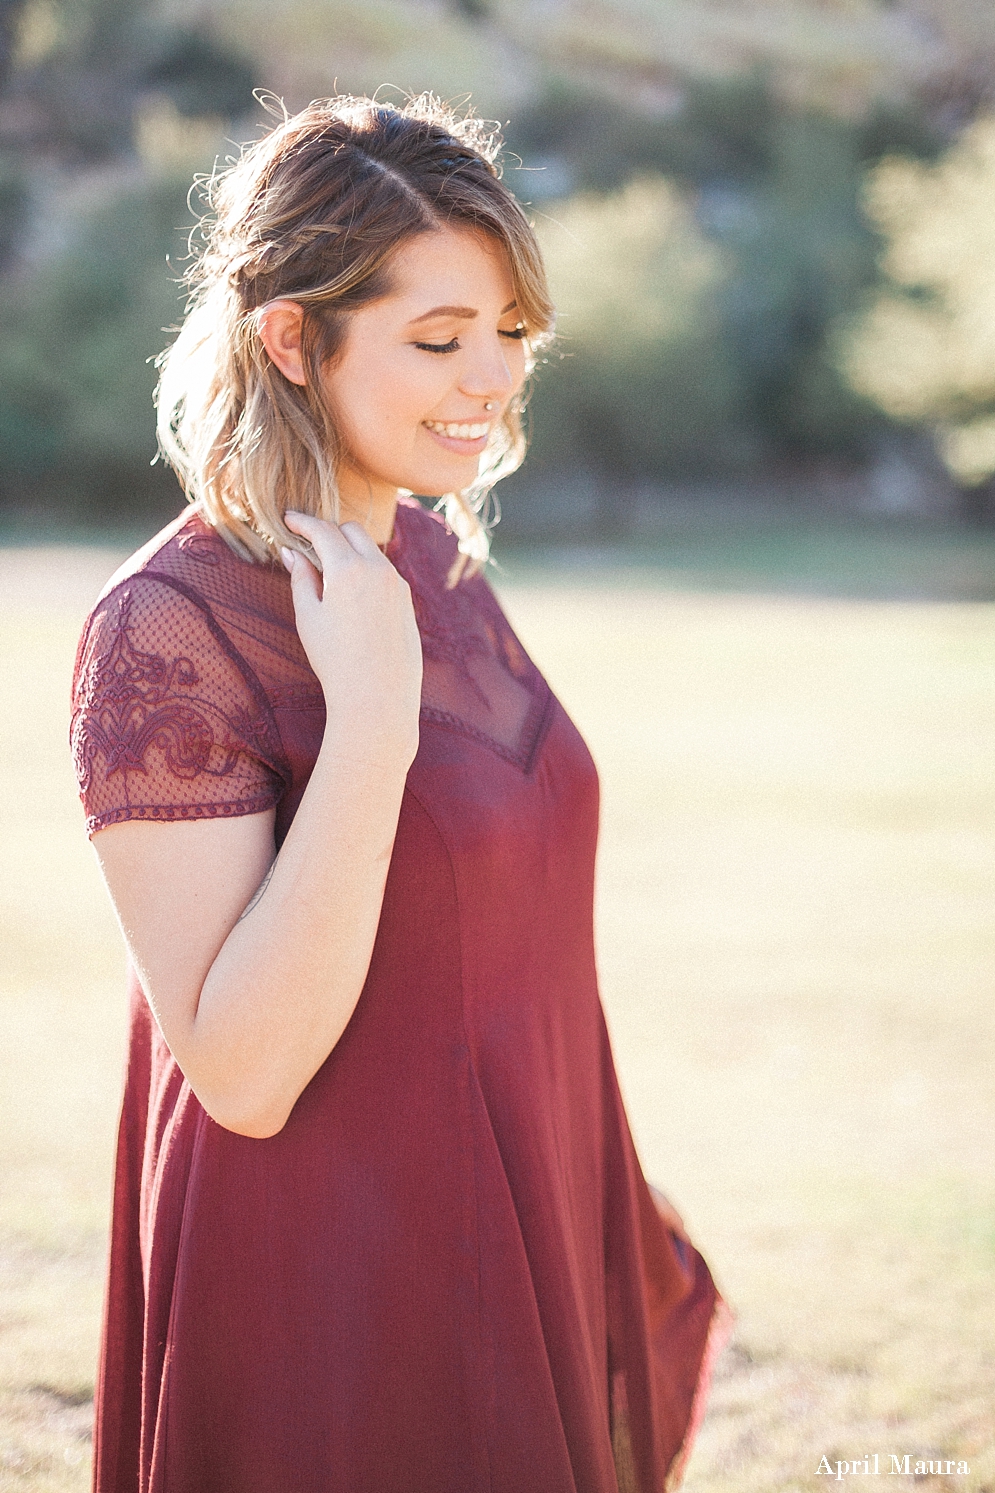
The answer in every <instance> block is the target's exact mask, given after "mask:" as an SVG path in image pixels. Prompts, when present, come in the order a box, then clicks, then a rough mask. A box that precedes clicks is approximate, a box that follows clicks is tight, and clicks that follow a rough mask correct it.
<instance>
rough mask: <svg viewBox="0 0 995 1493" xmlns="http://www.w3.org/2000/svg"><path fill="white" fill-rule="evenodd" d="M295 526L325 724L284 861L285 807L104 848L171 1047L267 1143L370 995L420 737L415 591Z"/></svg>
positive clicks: (339, 541) (307, 640)
mask: <svg viewBox="0 0 995 1493" xmlns="http://www.w3.org/2000/svg"><path fill="white" fill-rule="evenodd" d="M293 526H294V527H295V528H297V529H298V530H299V532H301V533H302V534H303V535H305V537H306V538H307V539H309V540H310V541H311V543H312V545H313V546H314V549H315V551H316V553H317V555H318V558H319V560H320V561H321V564H322V570H323V573H324V574H323V578H322V577H321V576H319V575H318V573H317V571H316V570H315V569H314V567H313V566H311V565H310V564H309V563H308V562H307V561H306V560H305V559H304V558H303V557H302V556H300V555H295V557H294V561H293V569H292V573H291V579H292V583H293V587H294V605H295V611H296V615H297V626H298V631H299V632H300V635H301V640H302V642H303V644H304V648H305V651H306V652H307V655H308V659H309V661H310V663H311V666H312V668H313V669H314V671H315V673H316V674H317V676H318V678H319V680H320V681H321V683H322V686H323V688H324V690H325V699H326V706H327V723H326V728H325V735H324V739H323V741H322V746H321V751H320V752H319V754H318V759H317V762H316V763H315V767H314V771H313V773H312V775H311V779H310V782H309V783H308V786H307V789H306V791H305V793H304V797H303V799H302V801H301V804H300V807H299V808H298V810H297V814H296V815H295V818H294V822H293V824H292V825H291V828H290V831H289V833H288V835H287V838H286V840H285V841H284V844H283V846H282V847H281V849H280V853H279V855H277V856H276V858H275V859H274V855H273V812H272V811H270V812H268V813H265V814H253V815H247V816H244V817H239V818H232V819H211V820H194V821H186V822H180V823H174V824H155V823H145V822H129V823H125V824H118V825H113V826H111V827H110V828H108V829H105V830H102V831H101V832H100V833H99V834H97V835H96V836H95V837H94V846H95V848H96V850H97V854H98V857H99V859H100V863H101V867H102V869H103V872H104V876H105V878H106V880H107V884H108V887H109V889H110V893H111V897H112V898H113V901H114V904H115V907H116V909H117V913H118V917H119V918H120V921H121V926H122V929H123V932H124V936H125V939H126V941H127V943H128V947H129V949H130V951H131V955H132V958H133V959H134V962H135V965H136V968H137V970H138V973H139V976H140V978H141V981H142V986H143V988H144V990H145V992H146V994H147V995H148V997H149V1000H150V1002H151V1005H152V1008H153V1010H154V1011H155V1014H156V1018H157V1020H158V1022H159V1025H160V1026H161V1028H162V1031H163V1035H164V1036H165V1038H166V1041H167V1042H168V1044H169V1047H170V1050H171V1051H172V1053H173V1055H174V1057H175V1058H176V1060H177V1062H178V1063H179V1065H180V1067H181V1069H182V1070H183V1073H184V1075H185V1076H186V1078H187V1079H188V1080H189V1082H190V1086H191V1088H192V1089H193V1091H194V1093H195V1094H196V1095H197V1097H198V1099H199V1100H200V1102H201V1103H202V1104H203V1106H204V1108H205V1109H206V1110H207V1112H208V1114H210V1115H211V1116H212V1118H214V1119H215V1120H217V1121H218V1123H219V1124H221V1125H224V1126H225V1127H226V1128H228V1129H229V1130H235V1131H238V1132H239V1133H240V1134H242V1135H251V1136H258V1137H262V1136H269V1135H274V1134H276V1132H277V1131H278V1130H280V1129H281V1128H282V1126H283V1125H284V1123H285V1122H286V1120H287V1117H288V1115H289V1114H290V1111H291V1109H292V1108H293V1105H294V1103H295V1102H296V1100H297V1098H298V1096H299V1095H300V1093H301V1091H302V1090H303V1089H304V1088H305V1086H306V1085H307V1083H308V1082H309V1081H310V1079H311V1078H312V1077H313V1076H314V1074H315V1073H316V1072H317V1070H318V1068H320V1066H321V1064H322V1063H323V1062H324V1061H325V1059H326V1058H327V1056H328V1054H329V1053H330V1052H331V1050H332V1048H333V1047H334V1046H335V1044H336V1042H337V1041H338V1039H339V1037H340V1036H341V1035H342V1032H343V1031H344V1030H345V1027H346V1024H347V1023H348V1021H349V1018H350V1016H351V1015H352V1012H353V1009H354V1007H355V1005H356V1001H357V1000H358V999H359V994H360V991H361V990H362V987H363V982H364V980H365V978H366V972H367V969H368V967H369V962H370V956H371V954H372V951H373V942H374V939H375V937H376V931H377V924H378V922H379V918H380V907H381V903H382V900H383V891H384V884H385V881H386V877H387V868H388V865H389V863H390V855H391V850H392V847H393V842H394V834H395V830H396V828H397V818H398V813H399V811H400V806H401V796H402V793H403V791H404V782H405V778H406V775H407V770H408V767H409V766H410V764H411V761H412V758H413V757H414V753H415V750H416V748H417V739H418V704H419V697H420V686H421V645H420V642H419V638H418V632H417V628H416V626H415V621H414V613H413V609H412V605H411V597H410V593H409V591H408V588H407V585H406V584H405V582H404V581H403V580H402V578H401V577H400V576H399V575H398V574H397V572H396V571H395V570H394V568H393V566H391V564H390V562H389V561H387V560H386V559H385V558H384V557H383V555H381V554H380V552H379V550H377V548H376V546H375V545H374V544H373V541H372V540H371V539H369V537H368V536H367V535H366V533H365V531H364V530H363V529H362V528H361V527H360V526H359V525H358V524H346V525H344V526H343V528H342V529H337V528H335V527H334V526H332V525H329V524H325V523H323V522H322V521H321V520H319V519H310V518H307V519H306V518H303V517H301V518H300V519H299V520H294V521H293ZM323 582H324V584H323Z"/></svg>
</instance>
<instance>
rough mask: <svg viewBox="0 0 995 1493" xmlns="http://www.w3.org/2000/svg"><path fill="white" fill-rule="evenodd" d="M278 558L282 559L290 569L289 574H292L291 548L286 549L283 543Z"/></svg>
mask: <svg viewBox="0 0 995 1493" xmlns="http://www.w3.org/2000/svg"><path fill="white" fill-rule="evenodd" d="M280 559H281V560H282V561H283V563H284V565H285V566H286V568H287V569H288V570H289V571H290V574H291V575H293V573H294V552H293V550H292V549H288V548H287V546H286V545H285V544H284V545H281V546H280Z"/></svg>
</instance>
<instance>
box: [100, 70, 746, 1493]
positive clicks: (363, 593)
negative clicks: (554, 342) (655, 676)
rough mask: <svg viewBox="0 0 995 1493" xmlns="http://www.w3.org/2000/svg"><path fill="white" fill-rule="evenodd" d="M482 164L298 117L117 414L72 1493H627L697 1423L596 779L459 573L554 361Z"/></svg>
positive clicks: (252, 172)
mask: <svg viewBox="0 0 995 1493" xmlns="http://www.w3.org/2000/svg"><path fill="white" fill-rule="evenodd" d="M493 154H494V150H493V145H492V142H491V141H490V140H489V139H488V138H487V137H486V136H485V135H484V133H483V132H482V130H481V128H480V126H479V124H477V123H475V122H473V121H470V120H459V119H457V118H455V117H454V116H452V115H451V114H449V113H448V112H446V111H445V110H443V109H442V107H441V106H440V105H438V104H437V103H436V102H434V101H433V100H430V99H429V100H426V99H421V100H417V101H415V102H413V103H411V104H410V105H409V106H408V107H406V108H404V109H400V110H398V109H393V108H387V107H384V106H381V105H379V104H374V103H373V102H371V101H370V100H366V99H362V100H349V99H333V100H331V101H328V102H324V103H320V104H315V105H312V106H311V107H310V108H308V109H306V110H305V111H304V112H303V113H301V114H298V115H297V116H295V117H293V118H289V119H286V120H285V121H284V122H283V123H282V124H281V125H279V126H278V127H277V128H276V129H275V130H273V131H272V133H270V134H269V135H268V136H266V137H265V138H264V139H263V140H261V141H260V142H259V143H258V144H256V145H254V146H253V147H252V148H251V149H249V150H247V151H246V152H245V154H244V155H243V157H242V159H241V160H240V161H239V162H238V163H237V164H236V165H235V166H234V167H233V168H232V169H231V170H230V171H229V172H228V173H227V174H226V175H225V176H223V177H222V178H221V179H220V181H218V182H216V183H215V184H214V186H213V201H212V206H213V209H214V217H213V220H212V221H211V223H210V224H209V226H207V227H205V228H204V230H203V231H204V235H205V242H204V248H203V252H202V253H201V254H200V255H199V257H198V258H197V259H196V261H195V264H194V267H193V269H192V271H191V276H190V278H191V288H192V291H193V299H192V303H191V309H190V311H189V313H188V316H187V318H186V321H185V323H184V326H183V328H182V330H181V332H180V334H179V337H178V339H177V341H176V342H175V344H174V345H173V347H172V348H171V350H170V351H169V353H168V354H167V355H166V356H165V358H164V364H163V374H162V383H161V387H160V393H159V408H160V433H161V440H162V445H163V448H164V450H165V452H166V454H167V455H168V457H169V459H170V460H171V461H172V462H173V464H174V466H175V467H176V468H177V470H178V471H179V473H180V475H181V477H182V479H183V481H184V484H185V486H186V489H187V492H188V495H189V496H190V497H191V498H192V499H193V500H194V503H193V506H192V507H191V508H190V509H189V510H188V511H187V513H186V514H185V515H184V516H182V517H181V518H179V519H178V520H177V521H176V522H174V523H172V524H170V525H169V526H168V527H167V528H166V529H165V530H164V531H163V532H162V533H161V534H160V535H158V536H157V537H156V538H155V539H154V540H153V541H152V542H151V543H150V544H149V545H147V546H146V547H145V548H144V549H143V550H141V551H139V553H138V554H137V555H135V556H134V557H133V558H132V559H131V560H130V561H129V562H128V563H127V564H126V565H125V566H124V567H123V569H122V570H121V571H119V572H118V574H117V575H116V576H115V577H114V578H113V579H112V580H111V582H110V583H109V585H108V587H107V589H106V590H105V592H104V594H103V596H102V597H101V599H100V600H99V602H98V603H97V605H96V607H95V609H94V611H93V613H92V615H91V617H90V620H89V622H88V624H87V627H86V629H85V631H84V634H83V638H82V641H81V644H80V651H79V657H78V663H77V678H76V692H75V711H74V717H73V741H74V748H75V754H76V762H77V767H78V772H79V778H80V785H81V792H82V796H83V799H84V802H85V804H86V808H87V813H88V827H89V831H90V833H91V834H92V835H93V837H94V844H95V847H96V850H97V854H98V856H99V859H100V863H101V866H102V868H103V871H104V875H105V877H106V880H107V883H108V886H109V889H110V892H111V896H112V898H113V900H114V903H115V907H116V909H117V912H118V916H119V918H120V921H121V926H122V929H123V932H124V935H125V938H126V941H127V944H128V949H129V954H130V964H131V969H132V974H131V993H132V1035H131V1046H130V1057H129V1066H128V1075H127V1086H126V1094H125V1100H124V1110H123V1117H122V1124H121V1133H120V1143H119V1152H118V1164H117V1175H116V1190H115V1200H114V1223H113V1237H112V1252H111V1266H110V1282H109V1290H108V1298H107V1312H106V1321H105V1330H104V1338H103V1347H102V1358H101V1370H100V1382H99V1387H98V1397H97V1399H98V1408H97V1439H96V1474H95V1476H96V1488H97V1489H98V1490H99V1493H125V1490H128V1493H132V1490H137V1489H139V1488H141V1489H142V1490H152V1493H222V1490H224V1493H326V1490H327V1493H333V1490H334V1493H394V1490H396V1493H484V1490H485V1489H486V1490H489V1493H526V1490H537V1493H615V1490H616V1489H617V1488H622V1489H626V1490H628V1489H632V1490H638V1493H651V1490H652V1493H657V1490H660V1489H662V1488H663V1487H664V1486H665V1484H667V1483H668V1480H669V1481H670V1482H673V1480H674V1479H675V1477H676V1476H677V1475H678V1474H679V1468H680V1465H681V1463H682V1460H683V1458H684V1456H686V1452H687V1448H688V1445H689V1439H690V1434H691V1428H692V1423H693V1422H694V1420H695V1419H696V1417H697V1415H698V1414H699V1413H700V1408H701V1400H702V1392H701V1385H702V1383H703V1379H704V1371H703V1364H704V1360H705V1359H706V1358H707V1357H708V1353H707V1352H706V1347H707V1344H708V1341H709V1333H710V1326H711V1324H713V1323H714V1322H715V1321H716V1320H718V1301H717V1297H716V1293H715V1289H714V1287H713V1285H712V1282H711V1278H710V1276H709V1274H708V1271H707V1269H706V1267H705V1265H704V1263H703V1261H702V1260H701V1258H700V1257H699V1256H698V1255H697V1253H696V1252H695V1251H694V1250H693V1248H692V1247H691V1246H690V1244H689V1243H688V1242H687V1240H686V1238H685V1236H684V1234H683V1230H682V1229H681V1226H680V1221H679V1220H678V1219H677V1218H676V1215H673V1213H672V1211H669V1212H668V1211H667V1209H666V1205H664V1211H663V1213H662V1214H661V1212H660V1211H658V1210H657V1208H656V1207H655V1206H654V1203H653V1201H652V1200H651V1196H650V1193H649V1191H648V1189H647V1186H646V1184H645V1182H644V1181H643V1178H642V1175H641V1173H640V1171H639V1167H638V1163H637V1161H636V1158H635V1154H634V1151H633V1147H632V1142H631V1139H630V1136H629V1131H628V1128H627V1125H626V1121H625V1117H624V1113H623V1110H622V1106H621V1102H620V1099H619V1094H618V1089H617V1085H616V1081H615V1076H614V1071H613V1068H612V1062H611V1056H610V1053H609V1048H608V1042H607V1038H606V1034H605V1029H604V1024H603V1019H602V1014H601V1008H600V1005H599V1002H598V994H597V986H596V978H595V968H594V952H593V940H592V887H593V867H594V851H595V839H596V829H597V779H596V776H595V771H594V767H593V764H592V763H591V760H590V757H589V756H588V753H587V751H586V749H585V748H584V746H583V743H582V742H581V740H580V738H579V736H578V735H577V733H576V731H575V730H574V728H573V726H572V725H571V723H570V721H569V720H568V718H567V717H566V715H565V714H564V712H563V710H562V709H561V708H560V706H559V705H558V704H557V703H556V701H555V700H554V699H553V697H552V696H551V694H550V692H549V689H548V687H547V686H546V684H545V682H544V681H543V679H542V677H541V676H540V675H539V673H538V671H537V670H536V668H535V667H534V665H533V664H532V663H531V661H530V660H529V659H528V658H527V657H526V655H525V653H524V652H523V650H522V648H521V646H520V645H519V643H518V642H517V640H516V639H515V637H514V635H513V633H512V632H511V629H510V628H509V626H508V623H507V621H506V620H505V618H504V617H503V615H502V613H501V611H500V609H499V607H498V605H497V602H496V601H495V599H494V596H493V595H492V593H491V591H490V590H489V588H488V586H487V585H486V583H485V581H484V580H483V578H482V577H481V575H480V574H479V565H480V562H481V561H482V560H483V559H484V558H485V556H486V536H485V533H484V530H483V527H482V524H481V522H480V519H479V517H478V510H479V506H480V502H481V500H482V496H483V494H484V493H485V492H486V490H487V489H488V488H489V486H490V485H491V484H492V483H493V482H494V481H495V480H496V479H497V478H498V477H499V476H501V475H502V474H503V473H504V472H506V471H508V470H510V469H512V468H513V467H514V466H515V465H517V463H518V461H519V460H520V459H521V455H522V450H523V442H522V435H521V425H520V414H521V391H522V387H523V384H524V381H525V379H526V376H527V374H528V371H529V369H530V367H531V363H532V359H533V356H534V350H535V348H536V347H537V346H540V345H541V344H542V342H543V340H544V339H546V338H547V337H548V336H549V332H550V328H551V324H552V308H551V306H550V304H549V300H548V296H547V292H546V286H545V280H544V276H543V270H542V264H541V259H540V256H539V251H538V248H537V245H536V242H535V239H534V236H533V234H532V231H531V229H530V227H529V224H528V222H527V220H526V219H525V217H524V215H523V214H522V212H521V210H520V208H519V207H518V206H517V204H516V203H515V201H514V199H513V198H512V197H511V195H510V193H509V192H508V191H507V189H506V188H505V187H504V186H503V185H502V184H501V182H500V180H499V179H498V176H497V173H496V171H495V168H494V166H493V164H492V162H493ZM410 492H417V493H422V494H425V495H428V496H431V497H433V498H439V497H444V498H445V505H446V513H447V517H448V523H446V522H444V521H443V520H442V519H441V518H439V517H438V516H437V515H434V514H432V513H429V512H427V511H426V510H425V509H423V508H422V507H421V506H420V505H419V504H418V503H416V502H414V501H413V500H412V499H410V498H409V497H407V496H406V494H407V493H410ZM281 558H282V562H283V564H282V566H281V564H280V560H281ZM284 567H285V568H284ZM288 571H289V576H288V574H287V572H288ZM711 1341H712V1344H713V1346H714V1342H715V1333H714V1332H713V1333H712V1338H711Z"/></svg>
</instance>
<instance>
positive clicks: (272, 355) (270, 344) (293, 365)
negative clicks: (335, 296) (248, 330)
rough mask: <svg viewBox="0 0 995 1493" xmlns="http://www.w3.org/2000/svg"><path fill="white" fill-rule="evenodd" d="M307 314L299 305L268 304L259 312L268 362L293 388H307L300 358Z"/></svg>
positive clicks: (276, 302)
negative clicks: (300, 386) (295, 385)
mask: <svg viewBox="0 0 995 1493" xmlns="http://www.w3.org/2000/svg"><path fill="white" fill-rule="evenodd" d="M303 323H304V310H303V307H301V306H300V305H299V304H298V303H297V301H268V302H267V304H266V305H265V306H260V308H259V310H258V311H257V312H256V326H257V327H258V328H259V340H260V341H261V342H262V345H263V347H265V349H266V352H267V354H268V356H269V360H270V362H271V363H273V364H274V366H275V367H277V368H279V370H280V372H281V373H282V374H283V376H284V378H285V379H287V380H288V381H289V382H290V383H292V384H306V383H307V378H306V376H305V373H304V360H303V358H302V356H301V328H302V326H303Z"/></svg>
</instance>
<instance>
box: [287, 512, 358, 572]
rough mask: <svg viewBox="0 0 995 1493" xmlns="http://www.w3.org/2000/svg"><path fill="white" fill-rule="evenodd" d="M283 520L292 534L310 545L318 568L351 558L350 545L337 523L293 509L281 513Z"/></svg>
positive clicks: (321, 568) (351, 550)
mask: <svg viewBox="0 0 995 1493" xmlns="http://www.w3.org/2000/svg"><path fill="white" fill-rule="evenodd" d="M283 521H284V523H285V524H286V526H287V528H288V529H289V530H290V532H291V533H292V534H299V535H300V537H301V538H302V539H303V540H304V542H305V543H306V544H308V545H310V547H311V549H312V550H313V551H314V555H315V563H316V564H317V566H318V569H319V570H324V569H325V567H326V566H327V565H332V566H334V565H335V564H336V562H338V563H339V564H341V563H342V561H343V560H348V559H351V558H352V555H353V553H354V551H353V548H352V545H351V544H350V543H349V541H348V540H347V539H346V538H345V537H344V536H343V534H342V531H341V530H340V529H339V527H338V525H337V524H330V523H328V522H327V520H326V519H323V518H314V517H313V516H312V515H311V514H310V513H295V512H294V511H293V509H291V510H289V511H288V512H287V513H285V514H284V515H283Z"/></svg>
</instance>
